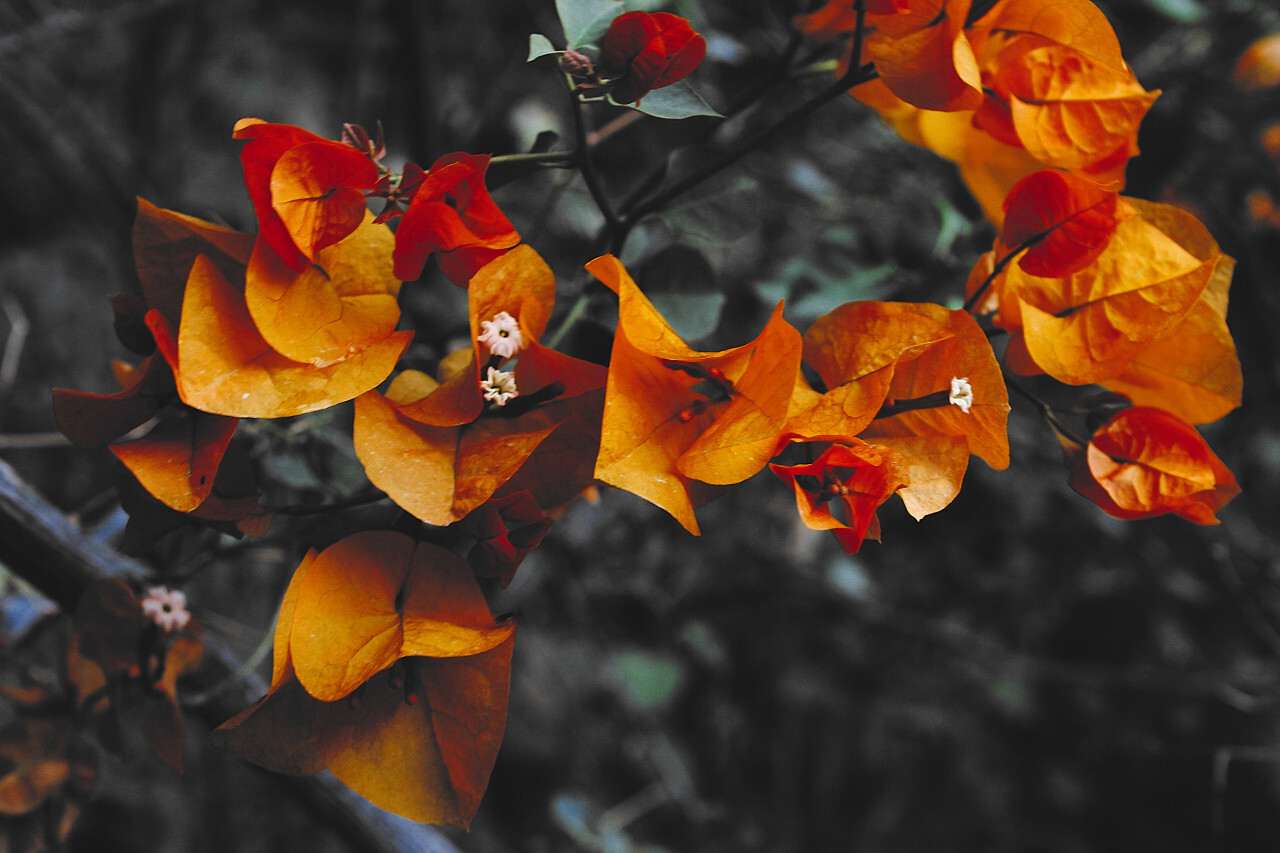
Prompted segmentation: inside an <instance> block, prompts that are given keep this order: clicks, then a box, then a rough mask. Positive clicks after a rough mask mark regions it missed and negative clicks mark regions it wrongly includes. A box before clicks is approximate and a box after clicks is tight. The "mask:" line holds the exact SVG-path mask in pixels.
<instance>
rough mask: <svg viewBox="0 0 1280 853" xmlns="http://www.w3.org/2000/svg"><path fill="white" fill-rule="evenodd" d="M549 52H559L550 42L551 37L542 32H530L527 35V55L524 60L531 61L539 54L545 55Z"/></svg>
mask: <svg viewBox="0 0 1280 853" xmlns="http://www.w3.org/2000/svg"><path fill="white" fill-rule="evenodd" d="M549 53H559V51H558V50H556V46H555V45H554V44H552V43H551V39H549V38H547V37H546V36H544V35H543V34H542V33H532V34H531V35H530V36H529V56H528V58H527V59H525V61H526V62H533V61H534V60H535V59H537V58H538V57H540V56H546V55H547V54H549Z"/></svg>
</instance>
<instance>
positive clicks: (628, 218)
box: [611, 3, 876, 253]
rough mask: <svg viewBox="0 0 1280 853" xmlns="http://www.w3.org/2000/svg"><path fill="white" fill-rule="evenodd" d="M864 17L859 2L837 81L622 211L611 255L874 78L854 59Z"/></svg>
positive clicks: (859, 47) (868, 67) (858, 52)
mask: <svg viewBox="0 0 1280 853" xmlns="http://www.w3.org/2000/svg"><path fill="white" fill-rule="evenodd" d="M865 17H866V12H865V10H864V9H863V8H862V4H861V3H859V4H858V19H857V28H856V29H855V31H854V39H853V52H852V54H851V55H852V56H853V57H854V58H853V60H852V61H851V62H850V64H849V68H848V69H847V70H846V71H845V73H844V74H842V75H841V76H840V77H839V79H837V80H836V81H835V82H833V83H831V84H830V85H829V86H827V87H826V88H825V89H823V90H822V91H820V92H819V93H818V94H817V95H815V96H814V97H812V98H810V99H809V100H808V101H805V102H804V103H802V104H800V105H799V106H798V107H796V108H795V109H793V110H791V111H790V112H788V113H787V114H786V115H785V116H783V117H782V118H781V119H778V120H777V121H776V122H774V123H773V124H771V125H769V126H768V127H766V128H764V129H762V130H760V131H758V132H757V133H756V134H755V135H754V136H751V137H750V138H748V139H747V140H746V141H744V142H742V143H740V144H738V145H737V146H735V147H734V148H732V149H730V150H729V151H727V152H725V153H724V154H723V155H721V157H720V159H718V160H717V161H715V162H714V163H712V164H710V165H709V166H707V167H705V168H703V169H700V170H699V171H697V172H695V173H694V174H691V175H688V176H687V177H685V178H683V179H682V180H679V181H677V182H676V183H674V184H672V185H671V186H669V187H667V188H666V189H664V190H662V191H660V192H658V193H657V194H655V195H652V196H649V197H648V198H647V199H645V200H644V201H641V202H639V203H638V204H636V205H635V206H634V207H633V208H632V209H631V210H628V211H625V212H624V213H623V215H622V221H621V230H620V231H614V232H613V233H614V235H615V236H614V239H613V241H612V242H611V245H612V247H613V250H614V251H615V253H616V251H618V250H619V249H620V248H621V244H622V243H623V242H624V241H625V240H626V235H627V234H628V233H629V232H630V230H631V229H632V228H633V227H634V226H635V224H636V223H637V222H639V221H640V220H642V219H644V218H645V217H646V216H648V215H649V214H651V213H655V212H657V211H659V210H661V209H662V208H663V207H665V206H666V205H668V204H670V203H671V201H673V200H674V199H676V198H677V197H679V196H681V195H683V194H684V193H686V192H688V191H689V190H691V189H693V188H694V187H696V186H698V185H699V184H702V183H703V182H705V181H706V180H708V179H710V178H712V177H714V176H715V175H718V174H719V173H720V172H722V171H724V170H725V169H727V168H728V167H730V166H732V165H734V164H735V163H737V162H738V161H739V160H741V159H742V158H743V157H745V156H746V155H748V154H750V153H752V152H753V151H755V150H757V149H758V148H761V147H763V146H764V145H765V143H767V142H769V141H770V140H772V139H773V138H774V137H775V136H777V135H779V134H780V133H782V132H783V131H786V130H789V129H791V128H792V127H794V126H796V125H797V124H799V123H801V122H802V121H804V120H805V119H807V118H808V117H809V116H810V115H812V114H813V113H815V112H817V111H818V110H819V109H820V108H821V107H823V106H825V105H826V104H827V103H828V102H829V101H832V100H835V99H836V98H838V97H840V96H841V95H844V94H846V93H847V92H848V91H849V90H850V89H853V88H855V87H857V86H859V85H861V84H862V83H866V82H868V81H870V80H873V79H875V77H876V70H875V66H873V65H871V64H870V63H868V64H866V65H859V64H858V57H860V56H861V55H862V34H863V29H864V19H865Z"/></svg>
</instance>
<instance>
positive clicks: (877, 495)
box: [769, 439, 907, 554]
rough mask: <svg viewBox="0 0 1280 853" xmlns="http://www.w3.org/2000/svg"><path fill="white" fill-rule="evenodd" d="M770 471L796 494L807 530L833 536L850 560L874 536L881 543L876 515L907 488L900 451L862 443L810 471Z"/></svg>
mask: <svg viewBox="0 0 1280 853" xmlns="http://www.w3.org/2000/svg"><path fill="white" fill-rule="evenodd" d="M854 441H856V439H854ZM769 469H770V470H771V471H773V473H775V474H777V475H778V476H779V477H781V478H782V480H783V481H784V482H786V483H788V484H789V485H790V486H791V487H792V489H793V490H794V491H795V495H796V508H797V509H798V510H799V511H800V518H801V520H802V521H804V523H805V525H806V526H808V527H809V528H811V529H813V530H832V531H834V532H835V536H836V540H837V541H838V542H839V543H840V547H842V548H843V549H844V551H845V553H847V554H853V553H855V552H857V550H858V548H859V547H861V545H862V540H863V539H865V538H866V537H867V536H868V535H870V534H871V533H873V532H874V536H873V538H877V539H878V538H879V532H878V528H879V525H878V524H876V509H877V508H878V507H879V506H880V505H881V504H883V503H884V502H885V501H886V500H888V499H889V497H890V496H891V495H893V493H894V492H896V491H897V490H898V489H900V488H902V487H903V486H905V485H907V478H906V473H905V466H904V465H903V460H902V458H901V457H899V456H898V454H897V453H896V452H895V451H893V450H890V449H889V448H887V447H875V446H871V445H867V444H865V443H862V442H858V443H856V444H833V445H831V446H830V447H828V448H827V449H826V450H825V451H823V453H822V454H821V455H820V456H819V457H818V458H817V459H815V460H814V461H813V462H811V463H808V464H805V465H778V464H770V465H769ZM837 500H838V501H839V503H840V504H841V505H842V506H843V508H844V515H845V519H844V520H842V519H839V518H837V517H836V516H835V515H833V514H832V512H831V509H830V504H831V503H832V502H833V501H837ZM873 525H874V527H875V530H874V531H873Z"/></svg>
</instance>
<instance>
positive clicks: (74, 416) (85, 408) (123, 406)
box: [53, 354, 177, 447]
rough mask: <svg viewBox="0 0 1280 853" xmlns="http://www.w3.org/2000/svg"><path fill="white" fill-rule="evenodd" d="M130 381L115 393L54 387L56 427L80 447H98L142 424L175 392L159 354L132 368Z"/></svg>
mask: <svg viewBox="0 0 1280 853" xmlns="http://www.w3.org/2000/svg"><path fill="white" fill-rule="evenodd" d="M130 378H131V380H132V381H130V382H129V384H127V385H125V386H124V390H122V391H118V392H116V393H115V394H90V393H88V392H85V391H70V390H68V389H66V388H55V389H53V414H54V417H55V418H56V419H57V421H58V429H60V430H62V434H63V435H65V436H66V437H67V438H68V439H70V441H71V443H72V444H75V445H78V446H80V447H98V446H99V445H102V444H106V443H107V442H109V441H111V440H113V439H116V438H119V437H120V436H122V435H124V434H125V433H127V432H129V431H130V430H133V429H135V428H136V427H139V426H142V425H143V424H144V423H146V422H147V421H149V420H151V418H152V417H154V416H155V414H156V412H158V411H160V409H161V408H162V407H163V406H164V405H165V403H167V402H168V401H170V400H172V399H173V397H174V395H175V394H176V393H177V391H176V390H174V387H173V372H172V371H170V370H169V365H168V363H167V362H166V361H165V360H164V358H162V357H161V356H160V355H159V354H156V355H151V356H148V357H147V358H146V359H145V360H144V361H143V362H142V363H141V364H140V365H138V367H137V368H135V369H133V370H132V371H131V377H130Z"/></svg>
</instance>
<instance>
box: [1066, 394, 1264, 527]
mask: <svg viewBox="0 0 1280 853" xmlns="http://www.w3.org/2000/svg"><path fill="white" fill-rule="evenodd" d="M1063 447H1064V450H1065V451H1066V453H1067V456H1068V458H1069V459H1070V461H1071V462H1072V465H1073V469H1072V472H1071V488H1073V489H1075V490H1076V491H1077V492H1079V493H1080V494H1081V495H1083V496H1085V497H1086V498H1088V499H1089V500H1091V501H1093V502H1094V503H1095V504H1097V505H1098V507H1099V508H1100V509H1102V511H1103V512H1105V513H1107V514H1108V515H1112V516H1115V517H1116V518H1125V519H1133V518H1152V517H1153V516H1157V515H1163V514H1165V513H1168V512H1172V513H1176V514H1177V515H1180V516H1182V517H1183V518H1185V519H1187V520H1189V521H1194V522H1195V523H1196V524H1217V523H1218V519H1217V517H1216V513H1217V512H1218V510H1220V509H1222V508H1223V507H1224V506H1226V504H1227V503H1228V502H1229V501H1230V500H1231V499H1232V498H1234V497H1235V496H1236V495H1238V494H1239V493H1240V486H1239V484H1238V483H1237V482H1236V478H1235V475H1233V474H1232V473H1231V471H1230V470H1229V469H1228V468H1227V466H1226V465H1224V464H1222V460H1221V459H1219V458H1218V457H1217V456H1216V455H1215V454H1214V452H1213V451H1212V450H1210V449H1209V445H1208V444H1206V443H1205V440H1204V439H1203V438H1202V437H1201V436H1200V433H1198V432H1196V430H1195V428H1194V427H1193V426H1191V425H1190V424H1188V423H1187V422H1186V421H1184V420H1182V419H1181V418H1179V417H1178V416H1176V415H1173V414H1170V413H1169V412H1166V411H1164V410H1162V409H1157V408H1155V407H1152V406H1134V407H1133V408H1131V409H1125V410H1124V411H1122V412H1120V414H1118V415H1116V416H1115V417H1114V418H1112V419H1111V420H1110V421H1108V422H1107V423H1106V425H1104V426H1103V427H1102V428H1101V429H1099V430H1098V431H1097V432H1096V433H1094V434H1093V438H1092V440H1090V442H1089V445H1088V447H1087V448H1080V446H1079V445H1077V444H1075V443H1074V442H1071V443H1067V442H1064V443H1063Z"/></svg>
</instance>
